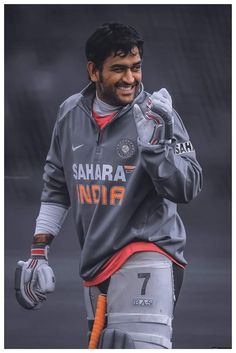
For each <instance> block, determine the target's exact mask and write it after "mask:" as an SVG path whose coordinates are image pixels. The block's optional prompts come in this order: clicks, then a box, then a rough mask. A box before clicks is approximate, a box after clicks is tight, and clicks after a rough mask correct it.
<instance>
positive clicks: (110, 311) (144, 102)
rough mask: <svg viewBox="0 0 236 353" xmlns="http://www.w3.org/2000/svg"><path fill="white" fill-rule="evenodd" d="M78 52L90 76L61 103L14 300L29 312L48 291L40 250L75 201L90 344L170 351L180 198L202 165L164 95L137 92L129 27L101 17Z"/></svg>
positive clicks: (134, 42) (137, 43) (180, 259)
mask: <svg viewBox="0 0 236 353" xmlns="http://www.w3.org/2000/svg"><path fill="white" fill-rule="evenodd" d="M86 56H87V71H88V74H89V78H90V80H91V82H90V83H89V84H88V86H87V87H85V88H84V89H83V90H82V91H81V92H80V93H78V94H75V95H73V96H72V97H69V98H68V99H67V100H66V101H65V102H63V103H62V105H61V106H60V109H59V112H58V118H57V121H56V124H55V127H54V131H53V136H52V142H51V147H50V150H49V153H48V156H47V160H46V165H45V170H44V176H43V179H44V188H43V192H42V198H41V208H40V212H39V216H38V218H37V221H36V229H35V234H34V238H33V244H32V248H31V257H30V259H29V260H28V261H26V262H24V261H19V262H18V265H17V269H16V276H15V279H16V282H15V289H16V297H17V300H18V302H19V303H20V304H21V305H22V306H23V307H24V308H26V309H36V308H38V307H39V306H40V304H41V303H42V302H43V301H45V299H46V295H47V293H50V292H53V291H54V288H55V278H54V274H53V271H52V269H51V267H50V266H49V265H48V250H49V246H50V244H51V242H52V240H53V239H54V238H55V237H56V236H57V235H58V233H59V231H60V228H61V225H62V224H63V221H64V219H65V217H66V214H67V212H68V209H69V208H70V207H71V209H72V212H73V215H74V219H75V224H76V230H77V233H78V237H79V241H80V245H81V250H82V251H81V258H80V275H81V277H82V278H83V280H84V288H85V305H86V309H87V315H88V324H89V331H90V340H89V348H96V347H99V348H143V349H145V348H171V347H172V343H171V339H172V319H173V312H174V308H175V305H176V302H177V299H178V295H179V292H180V287H181V285H182V279H183V272H184V268H185V265H186V263H187V262H186V260H185V258H184V254H183V252H184V247H185V242H186V234H185V229H184V225H183V223H182V220H181V219H180V216H179V214H178V212H177V204H178V203H188V202H189V201H191V200H192V199H193V198H194V197H195V196H197V194H198V193H199V192H200V190H201V187H202V171H201V167H200V165H199V164H198V162H197V160H196V153H195V150H194V148H193V145H192V144H191V142H190V140H189V136H188V133H187V131H186V129H185V127H184V124H183V122H182V120H181V118H180V117H179V115H178V114H177V112H176V111H175V110H174V109H173V107H172V98H171V96H170V94H169V93H168V91H167V90H166V89H165V88H162V89H160V90H158V91H156V92H154V93H153V94H150V93H147V92H145V91H144V87H143V85H142V82H141V80H142V57H143V40H142V38H141V37H140V35H139V34H138V33H137V31H136V30H135V29H134V28H132V27H131V26H126V25H123V24H119V23H107V24H104V25H103V26H101V27H100V28H98V29H97V30H96V31H95V32H94V33H93V34H92V35H91V36H90V37H89V39H88V41H87V43H86ZM157 85H158V83H157ZM181 146H185V148H182V147H181ZM95 313H96V315H95ZM105 318H106V320H105Z"/></svg>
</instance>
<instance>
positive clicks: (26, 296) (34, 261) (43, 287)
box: [15, 244, 55, 309]
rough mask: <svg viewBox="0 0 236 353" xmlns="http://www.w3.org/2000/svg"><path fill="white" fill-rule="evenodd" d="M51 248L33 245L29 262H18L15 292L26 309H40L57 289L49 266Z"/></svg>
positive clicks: (43, 245)
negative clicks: (49, 295) (48, 294)
mask: <svg viewBox="0 0 236 353" xmlns="http://www.w3.org/2000/svg"><path fill="white" fill-rule="evenodd" d="M48 251H49V246H48V245H46V246H45V244H33V245H32V248H31V257H30V259H29V260H28V261H26V262H24V261H18V263H17V267H16V271H15V290H16V299H17V301H18V303H19V304H20V305H21V306H23V307H24V308H25V309H39V308H40V306H41V303H42V302H43V301H45V300H46V299H47V297H46V294H47V293H51V292H53V291H54V289H55V276H54V273H53V270H52V269H51V267H50V266H48V257H47V254H48Z"/></svg>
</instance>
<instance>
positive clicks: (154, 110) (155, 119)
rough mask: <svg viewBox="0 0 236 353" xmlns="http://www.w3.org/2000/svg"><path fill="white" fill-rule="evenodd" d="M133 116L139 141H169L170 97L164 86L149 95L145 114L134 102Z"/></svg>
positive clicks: (170, 126) (153, 143) (154, 142)
mask: <svg viewBox="0 0 236 353" xmlns="http://www.w3.org/2000/svg"><path fill="white" fill-rule="evenodd" d="M134 118H135V122H136V126H137V131H138V135H139V139H140V141H141V142H144V143H148V144H151V145H156V144H162V145H163V144H170V143H171V140H172V138H173V114H172V99H171V96H170V94H169V92H168V91H167V90H166V89H165V88H162V89H160V90H159V91H158V92H154V93H153V94H152V95H151V96H150V98H149V101H148V103H147V111H146V114H145V115H144V114H143V112H142V111H141V109H140V108H139V106H138V105H137V104H135V105H134Z"/></svg>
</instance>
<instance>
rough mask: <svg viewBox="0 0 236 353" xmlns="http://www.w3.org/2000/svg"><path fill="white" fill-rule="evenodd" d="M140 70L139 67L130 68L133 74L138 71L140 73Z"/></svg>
mask: <svg viewBox="0 0 236 353" xmlns="http://www.w3.org/2000/svg"><path fill="white" fill-rule="evenodd" d="M140 70H141V66H134V67H133V68H132V71H134V72H138V71H140Z"/></svg>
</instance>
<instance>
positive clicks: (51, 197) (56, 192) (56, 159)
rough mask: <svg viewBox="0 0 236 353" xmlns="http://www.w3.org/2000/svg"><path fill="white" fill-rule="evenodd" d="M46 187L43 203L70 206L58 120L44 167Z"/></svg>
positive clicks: (42, 198)
mask: <svg viewBox="0 0 236 353" xmlns="http://www.w3.org/2000/svg"><path fill="white" fill-rule="evenodd" d="M43 180H44V187H43V192H42V196H41V201H42V202H48V203H56V204H61V205H64V206H66V207H69V206H70V197H69V193H68V189H67V186H66V181H65V175H64V169H63V165H62V161H61V148H60V141H59V136H58V120H57V122H56V124H55V126H54V130H53V134H52V140H51V146H50V149H49V152H48V155H47V158H46V164H45V167H44V174H43Z"/></svg>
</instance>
